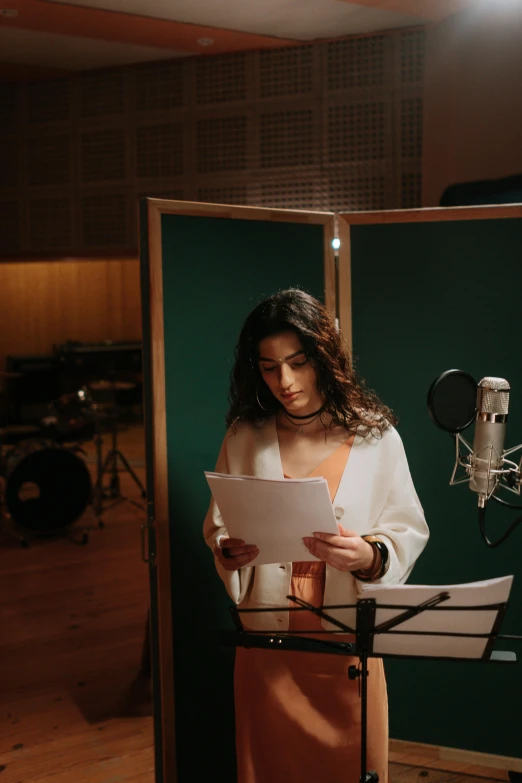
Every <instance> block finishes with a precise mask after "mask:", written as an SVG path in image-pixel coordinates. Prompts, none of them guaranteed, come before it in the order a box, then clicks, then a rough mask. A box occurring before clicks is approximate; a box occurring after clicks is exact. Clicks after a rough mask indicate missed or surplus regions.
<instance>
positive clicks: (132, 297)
mask: <svg viewBox="0 0 522 783" xmlns="http://www.w3.org/2000/svg"><path fill="white" fill-rule="evenodd" d="M0 320H1V322H2V324H3V325H4V326H3V328H2V329H0V366H3V365H4V361H5V357H6V356H7V355H9V354H22V355H23V354H48V353H50V352H51V351H52V347H53V345H54V344H56V343H62V342H64V341H65V340H79V341H84V342H96V341H102V340H136V339H140V337H141V310H140V283H139V262H138V259H136V258H132V259H120V260H106V261H104V260H71V261H66V260H62V261H33V262H21V261H20V262H13V263H4V264H0Z"/></svg>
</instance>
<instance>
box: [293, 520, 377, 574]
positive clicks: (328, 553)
mask: <svg viewBox="0 0 522 783" xmlns="http://www.w3.org/2000/svg"><path fill="white" fill-rule="evenodd" d="M303 541H304V544H305V546H306V548H307V549H308V551H309V552H310V553H311V554H312V555H315V556H316V557H318V558H319V559H320V560H324V562H325V563H328V565H330V566H332V568H337V569H338V570H339V571H367V570H368V569H369V568H371V566H372V563H373V547H372V545H371V544H369V543H368V541H365V540H364V538H361V536H360V535H359V534H358V533H355V532H354V531H353V530H345V528H344V527H343V526H342V525H339V535H338V536H336V535H332V534H331V533H314V537H313V538H303Z"/></svg>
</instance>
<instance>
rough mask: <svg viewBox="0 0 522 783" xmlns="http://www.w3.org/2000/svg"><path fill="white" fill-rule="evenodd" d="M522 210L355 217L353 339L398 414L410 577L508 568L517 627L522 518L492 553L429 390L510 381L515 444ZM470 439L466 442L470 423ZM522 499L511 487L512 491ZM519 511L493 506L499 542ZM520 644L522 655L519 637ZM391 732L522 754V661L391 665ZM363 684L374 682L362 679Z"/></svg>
mask: <svg viewBox="0 0 522 783" xmlns="http://www.w3.org/2000/svg"><path fill="white" fill-rule="evenodd" d="M521 248H522V220H520V219H491V220H480V221H474V220H473V221H471V220H468V221H457V222H439V223H403V224H395V225H365V226H358V225H354V226H352V227H351V250H352V258H351V263H352V296H353V342H354V352H355V356H356V363H357V367H358V370H359V372H360V374H361V375H362V376H363V377H364V378H365V379H366V381H367V383H368V385H369V386H370V387H371V388H373V389H375V390H376V391H377V393H378V394H379V395H380V396H381V397H382V398H383V399H384V401H385V402H386V403H387V404H388V405H390V406H391V407H392V408H393V409H394V410H395V412H396V414H397V415H398V417H399V420H400V422H399V432H400V434H401V436H402V438H403V440H404V443H405V447H406V452H407V455H408V459H409V463H410V468H411V472H412V475H413V479H414V482H415V486H416V488H417V491H418V493H419V496H420V499H421V501H422V504H423V506H424V509H425V512H426V518H427V521H428V524H429V526H430V529H431V539H430V541H429V543H428V546H427V548H426V550H425V552H424V554H423V555H422V556H421V558H420V560H419V562H418V564H417V566H416V567H415V569H414V571H413V575H412V576H411V577H410V580H409V581H410V582H412V583H415V582H416V583H420V584H455V583H458V582H467V581H472V580H479V579H487V578H491V577H498V576H504V575H506V574H515V583H514V590H513V592H512V598H511V605H510V609H509V610H508V615H507V617H506V620H505V625H504V631H506V632H509V633H521V632H522V526H521V527H520V528H519V529H518V530H516V531H515V532H514V533H513V535H512V537H511V538H510V539H508V541H507V542H506V543H504V544H503V545H501V546H500V547H499V548H498V549H494V550H490V549H488V548H487V547H486V545H485V544H484V542H483V541H482V539H481V536H480V534H479V530H478V519H477V501H476V495H475V494H473V493H472V492H471V491H470V490H469V488H468V486H467V485H462V486H457V487H450V486H449V479H450V475H451V470H452V468H453V463H454V442H453V439H452V437H451V436H450V435H448V434H446V433H444V432H442V431H441V430H438V429H437V428H436V427H435V425H434V424H433V423H432V422H431V420H430V418H429V415H428V410H427V406H426V397H427V393H428V389H429V387H430V384H431V382H432V381H433V380H434V379H435V378H436V377H438V376H439V375H440V374H441V373H442V372H443V371H445V370H448V369H454V368H457V369H462V370H466V371H467V372H469V373H471V375H473V377H474V378H475V379H476V380H477V381H479V380H480V379H481V378H483V377H484V376H486V375H495V376H500V377H503V378H506V379H507V380H508V381H509V382H510V383H511V389H512V391H511V405H510V414H509V423H508V429H507V438H506V448H507V447H508V446H509V447H511V446H515V445H516V444H517V443H519V442H522V360H521V353H520V347H519V343H520V339H519V337H520V322H521V311H522V308H521V304H520V301H521V291H522V264H521V261H522V254H521ZM463 434H464V436H465V437H466V438H467V440H468V441H472V440H473V426H472V427H470V428H469V429H468V430H466V431H465V432H464V433H463ZM509 498H511V499H512V501H513V502H515V503H517V502H519V499H517V497H516V496H514V495H513V496H509V495H508V499H509ZM520 513H521V512H519V511H518V512H517V511H512V510H507V509H503V508H500V507H499V506H497V505H496V504H493V503H490V504H489V505H488V512H487V519H488V524H487V530H488V532H489V536H490V538H496V537H498V535H499V534H500V533H501V532H502V531H504V530H505V529H506V526H507V525H508V524H510V523H511V522H512V521H513V520H514V519H515V518H516V517H517V516H518V514H520ZM514 644H515V643H512V644H510V643H506V642H504V643H501V642H499V643H498V644H497V648H498V649H514V650H515V651H516V652H517V653H519V656H520V657H521V658H522V646H521V645H520V644H516V646H513V645H514ZM386 669H387V672H388V681H389V691H390V735H391V736H392V737H395V738H402V739H407V740H410V741H417V742H425V743H430V744H434V745H442V746H449V747H457V748H466V749H471V750H476V751H481V752H485V753H494V754H501V755H507V756H515V757H517V756H522V666H521V665H518V666H504V667H503V666H500V665H486V664H480V663H472V662H466V663H460V662H459V663H451V662H437V661H431V662H428V661H414V662H409V661H406V660H400V661H399V660H393V661H388V662H387V663H386ZM369 687H371V684H370V686H369Z"/></svg>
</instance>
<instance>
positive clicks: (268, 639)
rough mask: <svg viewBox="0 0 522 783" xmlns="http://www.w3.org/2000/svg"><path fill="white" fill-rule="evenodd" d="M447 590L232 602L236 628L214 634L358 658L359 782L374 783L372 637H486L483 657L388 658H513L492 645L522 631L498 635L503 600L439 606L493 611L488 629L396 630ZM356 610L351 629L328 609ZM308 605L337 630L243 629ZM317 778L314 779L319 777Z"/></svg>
mask: <svg viewBox="0 0 522 783" xmlns="http://www.w3.org/2000/svg"><path fill="white" fill-rule="evenodd" d="M450 597H451V596H450V593H449V592H447V591H443V592H441V593H439V594H437V595H435V596H433V597H431V598H429V599H428V600H426V601H424V602H423V603H421V604H418V605H414V606H398V605H397V604H381V603H379V604H377V602H376V600H375V599H373V598H369V599H364V598H363V599H361V600H359V601H358V602H357V603H356V604H352V605H346V606H344V605H343V606H323V607H315V606H312V605H311V604H308V603H306V602H305V601H302V600H301V599H300V598H296V597H295V596H292V595H289V596H287V598H288V600H290V601H293V602H294V603H296V604H298V607H296V608H289V607H277V608H275V609H274V608H272V607H271V608H269V609H238V608H237V607H236V606H232V607H231V608H230V612H231V614H232V619H233V621H234V625H235V627H236V631H235V632H234V631H224V632H221V633H220V634H219V637H220V639H221V642H222V643H223V644H226V645H229V646H230V645H232V646H236V647H246V648H249V647H257V648H263V649H272V650H294V651H297V652H314V653H326V654H330V655H331V654H335V655H346V656H354V655H355V656H356V657H358V658H359V665H358V666H356V665H353V664H350V665H349V666H348V677H349V679H351V680H354V679H359V681H360V694H361V762H360V764H361V769H360V778H359V781H360V783H379V776H378V774H377V772H375V771H373V770H372V771H369V770H368V765H367V737H368V670H367V665H368V658H370V657H386V654H382V653H375V652H374V641H375V637H376V636H377V635H382V634H401V635H408V636H433V637H455V638H459V637H462V638H476V639H486V645H485V648H484V651H483V653H482V656H481V657H480V658H469V657H465V658H464V657H460V658H459V657H458V656H455V657H452V656H450V655H448V656H444V657H443V656H436V655H433V656H431V655H423V654H422V653H421V654H419V655H414V654H411V655H397V654H393V657H402V658H417V657H423V658H429V659H432V660H455V661H464V660H466V661H470V660H471V661H477V662H482V663H511V664H513V663H516V661H517V659H516V655H515V653H512V652H503V651H494V650H493V646H494V643H495V641H496V640H497V639H504V640H505V639H509V640H512V641H522V636H513V635H500V634H499V631H500V627H501V624H502V620H503V618H504V616H505V613H506V610H507V603H501V604H491V605H487V606H480V607H473V606H472V607H470V606H451V607H440V608H441V609H442V610H444V611H461V612H467V611H470V610H471V611H473V610H477V609H480V610H481V611H491V612H495V613H496V617H495V621H494V624H493V627H492V629H491V632H490V633H487V634H484V633H482V634H474V633H453V632H441V631H431V632H430V631H407V630H402V631H401V630H397V628H398V626H400V625H402V624H403V623H404V622H406V621H407V620H410V619H411V618H412V617H415V616H417V615H419V614H422V613H423V612H427V611H428V612H431V611H435V612H436V611H437V610H439V604H442V603H444V602H445V601H447V600H448V599H449V598H450ZM378 608H379V609H391V610H395V611H397V610H402V611H400V614H398V615H397V616H395V617H393V618H392V619H390V620H387V621H385V622H382V623H379V624H378V625H376V624H375V618H376V612H377V609H378ZM345 609H355V611H356V627H355V628H351V627H350V626H348V625H346V624H345V623H342V622H340V621H339V620H337V619H336V618H335V617H333V616H332V615H331V614H329V611H331V610H345ZM303 610H307V611H310V612H313V613H314V614H315V615H317V616H318V617H320V618H321V619H324V620H326V621H327V622H329V623H331V624H332V625H333V626H335V627H336V628H338V629H339V630H338V631H323V632H322V633H323V635H324V637H325V639H324V640H323V639H318V638H307V637H303V636H299V633H300V632H299V631H284V632H282V631H246V630H245V629H244V627H243V624H242V622H241V619H240V614H249V613H258V612H260V613H263V612H274V611H288V612H295V611H303ZM339 633H344V634H350V635H353V636H355V642H354V643H347V642H339V641H332V639H335V635H336V634H339ZM318 783H319V781H318Z"/></svg>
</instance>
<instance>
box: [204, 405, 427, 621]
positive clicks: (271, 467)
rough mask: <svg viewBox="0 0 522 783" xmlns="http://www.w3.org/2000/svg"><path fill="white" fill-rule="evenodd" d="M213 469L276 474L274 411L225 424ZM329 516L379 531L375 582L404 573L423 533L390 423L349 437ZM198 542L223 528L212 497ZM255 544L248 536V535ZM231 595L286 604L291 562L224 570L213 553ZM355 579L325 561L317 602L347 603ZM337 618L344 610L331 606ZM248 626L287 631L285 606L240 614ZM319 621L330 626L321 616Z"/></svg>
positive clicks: (356, 586) (249, 602) (244, 602)
mask: <svg viewBox="0 0 522 783" xmlns="http://www.w3.org/2000/svg"><path fill="white" fill-rule="evenodd" d="M216 471H217V472H219V473H230V474H233V475H247V476H259V477H260V478H272V479H282V478H283V468H282V465H281V455H280V452H279V442H278V438H277V431H276V425H275V418H271V419H267V420H266V421H265V422H264V423H263V424H262V425H259V426H256V425H253V424H250V423H249V422H239V423H236V424H235V425H234V426H233V427H231V428H230V430H229V431H228V433H227V435H226V436H225V439H224V441H223V444H222V447H221V451H220V453H219V457H218V460H217V464H216ZM333 505H334V511H335V516H336V518H337V519H338V521H339V522H341V524H342V525H343V526H344V527H345V528H347V529H350V530H354V531H355V532H357V533H359V534H361V535H362V534H368V533H370V532H371V533H372V535H378V536H379V538H381V539H382V541H383V542H384V543H385V544H386V545H387V547H388V550H389V553H390V558H389V567H388V570H387V572H386V574H385V575H384V576H383V577H382V578H381V579H380V580H376V582H374V584H398V583H400V582H405V581H406V579H407V578H408V576H409V574H410V572H411V570H412V568H413V566H414V564H415V561H416V560H417V558H418V557H419V555H420V554H421V552H422V550H423V549H424V547H425V546H426V543H427V541H428V537H429V531H428V526H427V525H426V521H425V519H424V514H423V511H422V507H421V504H420V502H419V498H418V497H417V493H416V492H415V488H414V486H413V482H412V479H411V475H410V471H409V468H408V462H407V459H406V454H405V452H404V447H403V445H402V440H401V438H400V436H399V434H398V432H397V431H396V430H395V429H394V428H393V427H391V428H389V429H388V430H386V432H385V433H384V435H383V436H382V437H380V438H374V437H372V436H369V437H368V438H362V437H359V436H358V437H356V438H355V441H354V444H353V446H352V449H351V451H350V455H349V457H348V462H347V464H346V467H345V470H344V472H343V475H342V477H341V481H340V484H339V488H338V490H337V494H336V495H335V498H334V502H333ZM203 532H204V536H205V541H206V543H207V544H208V546H209V547H210V548H211V549H213V548H214V544H215V542H216V538H217V537H218V536H221V535H223V534H226V532H227V531H226V529H225V527H224V525H223V520H222V518H221V514H220V513H219V510H218V508H217V506H216V504H215V502H214V500H213V499H212V501H211V503H210V508H209V510H208V513H207V516H206V518H205V522H204V525H203ZM247 543H253V544H255V543H256V542H255V541H252V542H247ZM215 564H216V568H217V571H218V573H219V576H220V577H221V579H222V580H223V582H224V584H225V586H226V588H227V591H228V594H229V595H230V598H231V599H232V600H233V601H234V602H235V603H236V604H238V605H239V608H241V609H248V608H269V607H274V608H275V607H284V606H288V601H287V599H286V596H287V595H288V594H289V592H290V582H291V579H292V564H291V563H276V564H272V565H262V566H256V567H251V566H247V567H246V568H241V569H240V570H239V571H233V572H229V571H226V570H225V569H224V568H222V566H221V565H220V564H219V562H218V561H217V559H216V560H215ZM360 589H361V582H359V581H358V580H356V579H355V578H354V577H353V575H352V574H351V573H350V572H349V571H339V570H338V569H336V568H332V567H331V566H329V565H327V566H326V575H325V590H324V601H323V603H324V605H325V606H327V605H335V604H337V605H338V604H353V603H354V602H355V600H356V598H357V595H358V593H359V592H360ZM332 614H334V615H335V616H336V617H338V619H340V620H342V619H343V613H342V612H339V611H337V612H336V613H335V612H332ZM243 619H244V620H245V623H246V625H248V627H249V628H252V629H254V630H274V629H275V628H278V629H280V630H287V628H288V612H285V611H279V612H278V611H273V612H263V613H252V614H249V615H248V620H247V616H245V615H243ZM323 627H324V628H326V629H332V628H333V626H332V625H331V624H329V623H326V622H323Z"/></svg>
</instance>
